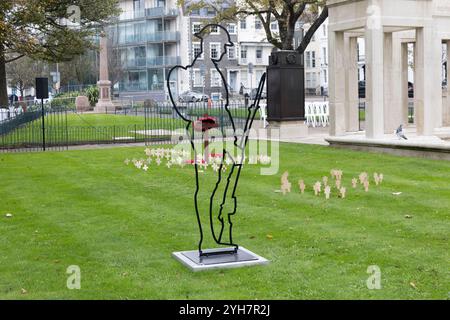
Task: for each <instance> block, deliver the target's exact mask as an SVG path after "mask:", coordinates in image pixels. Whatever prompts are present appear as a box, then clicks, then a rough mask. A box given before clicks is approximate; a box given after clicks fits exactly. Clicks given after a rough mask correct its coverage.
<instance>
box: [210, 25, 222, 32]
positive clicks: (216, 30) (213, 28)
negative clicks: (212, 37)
mask: <svg viewBox="0 0 450 320" xmlns="http://www.w3.org/2000/svg"><path fill="white" fill-rule="evenodd" d="M211 34H220V29H219V27H218V26H211Z"/></svg>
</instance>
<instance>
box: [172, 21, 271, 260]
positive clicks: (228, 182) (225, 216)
mask: <svg viewBox="0 0 450 320" xmlns="http://www.w3.org/2000/svg"><path fill="white" fill-rule="evenodd" d="M212 28H220V29H221V32H222V31H223V32H224V34H225V35H226V36H227V39H228V41H227V43H225V44H224V46H223V50H221V51H222V52H221V54H220V56H218V57H217V58H211V61H212V63H213V65H214V68H215V70H217V71H218V73H219V74H220V77H221V80H222V85H223V87H224V90H225V99H224V102H225V103H224V105H223V108H224V110H225V111H226V112H225V115H226V117H227V118H228V120H229V123H230V124H231V128H230V129H231V131H232V132H233V134H232V136H231V139H232V140H233V143H232V144H233V149H234V150H232V151H231V150H226V148H225V146H224V147H223V150H222V154H221V159H220V160H221V161H220V165H219V167H218V170H217V181H216V184H215V188H214V190H213V191H212V194H211V197H210V201H209V221H204V220H205V219H203V220H202V215H201V214H200V212H199V210H200V209H199V199H198V197H199V189H200V186H199V164H198V159H197V155H198V152H197V151H198V150H197V149H198V148H200V149H201V147H198V146H196V141H194V136H195V132H194V130H195V129H196V128H195V126H196V124H195V123H194V122H195V121H194V120H191V119H189V118H188V116H186V115H183V113H182V112H181V111H180V108H179V106H177V103H176V100H175V99H174V97H173V93H172V91H171V86H170V83H169V80H170V76H171V74H172V72H173V71H174V70H176V69H182V70H185V71H187V70H188V69H190V68H193V66H194V65H195V63H196V62H197V59H198V58H199V57H200V56H201V55H202V54H203V40H204V38H203V36H204V35H205V34H207V32H208V31H209V30H211V29H212ZM194 36H195V37H196V38H198V39H199V40H200V48H201V49H200V52H198V53H197V54H196V55H195V57H194V59H193V61H192V63H191V64H190V65H187V66H181V65H177V66H174V67H173V68H171V69H170V70H169V73H168V75H167V88H168V93H169V97H170V101H171V103H172V105H173V108H174V109H175V111H176V112H177V114H178V116H179V117H180V118H181V119H183V120H184V121H185V122H186V133H187V134H188V136H189V138H190V144H191V147H192V150H193V151H194V168H195V182H196V189H195V193H194V206H195V211H196V216H197V222H198V226H199V231H200V241H199V243H198V252H199V257H200V258H202V257H208V256H213V255H220V254H233V253H237V252H238V249H239V246H238V244H236V243H234V241H233V222H232V217H233V215H234V214H235V213H236V209H237V198H236V189H237V186H238V182H239V177H240V174H241V170H242V163H243V161H244V159H245V147H246V145H247V141H248V134H249V130H250V128H251V127H252V124H253V120H254V118H255V115H256V113H257V111H258V109H259V101H260V98H261V94H262V91H263V86H264V83H265V77H266V74H265V73H264V74H263V76H262V77H261V80H260V82H259V85H258V89H257V94H256V97H255V99H254V101H253V103H251V104H250V105H249V107H248V108H247V117H246V119H245V123H244V128H243V130H242V132H243V133H242V132H241V133H240V134H239V135H238V133H237V130H236V125H235V121H234V119H233V115H232V113H231V112H230V109H229V108H228V107H229V91H228V85H227V82H226V79H225V77H224V75H223V73H222V72H221V70H220V68H219V62H220V61H221V60H222V58H223V57H224V56H225V55H226V54H227V48H228V47H233V46H234V44H233V42H232V41H231V38H230V35H229V33H228V31H227V30H226V29H225V28H224V27H223V26H221V25H218V24H208V25H205V26H204V27H203V28H202V29H201V30H200V31H199V32H197V33H195V34H194ZM203 120H204V121H206V122H208V121H209V122H211V118H210V117H208V118H205V119H203ZM203 125H204V126H206V128H205V130H207V129H208V126H209V127H212V124H211V123H204V124H203ZM222 134H223V132H222ZM224 137H225V136H223V138H224ZM226 137H227V138H230V136H229V135H227V136H226ZM197 144H198V141H197ZM234 151H237V155H236V156H234V153H235V152H234ZM226 158H229V159H230V160H231V161H230V160H228V163H230V162H231V165H230V167H231V169H230V170H229V172H228V171H227V172H226V173H224V172H223V170H222V169H223V166H224V163H225V162H226V161H225V159H226ZM226 174H228V175H227V176H226V177H224V175H226ZM219 186H221V187H224V191H223V194H221V195H218V194H217V191H218V189H219ZM218 196H219V201H220V206H219V209H218V210H214V209H213V208H214V205H213V203H214V201H215V199H216V197H218ZM227 201H231V210H228V211H227V212H225V204H226V203H227V204H228V202H227ZM217 211H218V212H217ZM216 220H217V221H218V222H219V226H220V227H219V228H218V229H215V228H214V225H215V224H217V221H216ZM227 228H228V230H226V229H227ZM208 229H209V231H210V232H211V235H212V238H213V239H214V241H215V243H216V244H217V245H218V246H221V248H219V249H217V248H216V249H214V250H205V249H204V248H203V242H204V238H205V233H206V232H208Z"/></svg>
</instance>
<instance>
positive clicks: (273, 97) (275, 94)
mask: <svg viewBox="0 0 450 320" xmlns="http://www.w3.org/2000/svg"><path fill="white" fill-rule="evenodd" d="M267 120H268V121H269V122H270V121H279V122H281V121H299V120H305V72H304V65H303V56H302V55H301V54H300V53H298V52H297V51H291V50H281V51H276V52H272V55H271V56H270V57H269V66H268V67H267Z"/></svg>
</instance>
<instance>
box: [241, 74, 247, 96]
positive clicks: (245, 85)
mask: <svg viewBox="0 0 450 320" xmlns="http://www.w3.org/2000/svg"><path fill="white" fill-rule="evenodd" d="M241 84H242V85H243V86H244V87H247V86H248V85H247V84H248V72H247V70H241ZM244 93H245V92H244Z"/></svg>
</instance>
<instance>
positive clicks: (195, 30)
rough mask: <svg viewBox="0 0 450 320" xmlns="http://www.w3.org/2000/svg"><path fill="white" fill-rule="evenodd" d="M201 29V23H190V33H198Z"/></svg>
mask: <svg viewBox="0 0 450 320" xmlns="http://www.w3.org/2000/svg"><path fill="white" fill-rule="evenodd" d="M201 29H202V24H201V23H200V22H194V23H192V33H199V32H200V30H201Z"/></svg>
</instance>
